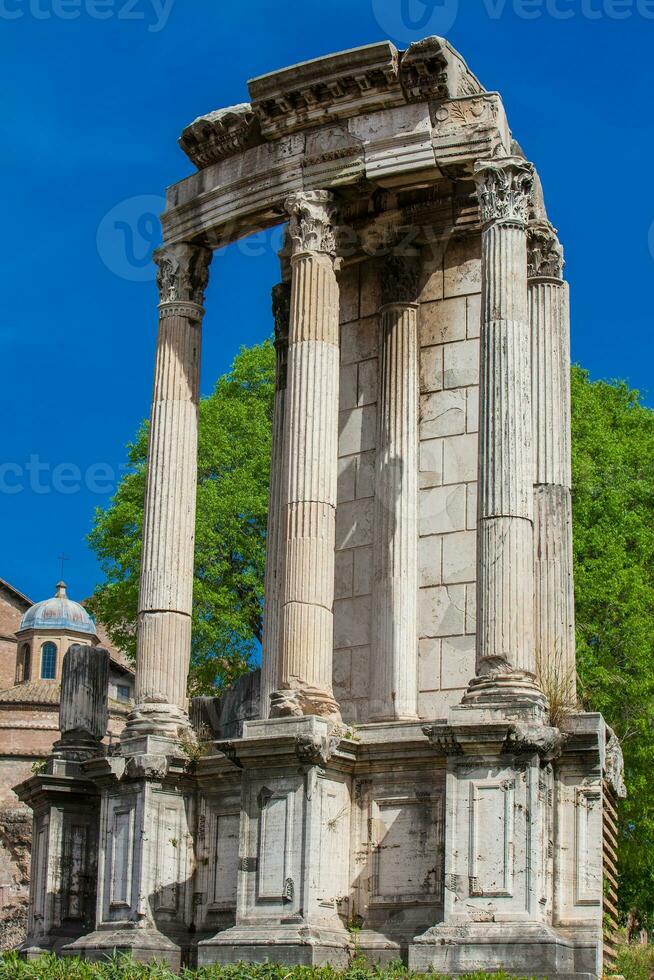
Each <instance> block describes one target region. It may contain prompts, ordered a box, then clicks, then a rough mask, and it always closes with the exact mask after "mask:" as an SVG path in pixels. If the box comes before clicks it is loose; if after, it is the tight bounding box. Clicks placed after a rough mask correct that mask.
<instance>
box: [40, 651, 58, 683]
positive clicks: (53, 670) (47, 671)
mask: <svg viewBox="0 0 654 980" xmlns="http://www.w3.org/2000/svg"><path fill="white" fill-rule="evenodd" d="M56 676H57V648H56V646H55V645H54V643H44V644H43V646H42V647H41V679H42V680H44V681H53V680H54V679H55V678H56Z"/></svg>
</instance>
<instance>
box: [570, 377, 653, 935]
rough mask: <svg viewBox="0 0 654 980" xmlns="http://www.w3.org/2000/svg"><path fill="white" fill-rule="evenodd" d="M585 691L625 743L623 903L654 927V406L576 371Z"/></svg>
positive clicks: (580, 647) (580, 642) (576, 509)
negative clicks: (649, 406)
mask: <svg viewBox="0 0 654 980" xmlns="http://www.w3.org/2000/svg"><path fill="white" fill-rule="evenodd" d="M572 417H573V424H572V449H573V516H574V535H575V538H574V552H575V592H576V609H577V651H578V670H579V676H580V682H581V694H582V698H583V701H584V704H585V706H586V707H587V708H589V709H590V710H592V711H601V712H602V714H603V715H604V717H605V718H606V720H607V722H608V723H609V724H610V725H611V726H613V728H614V729H615V731H616V733H617V735H618V737H619V738H620V739H621V741H622V746H623V750H624V756H625V770H626V782H627V788H628V791H629V797H628V799H627V800H626V801H624V802H623V803H621V805H620V808H619V810H620V832H621V840H620V889H619V899H620V908H621V910H622V912H623V914H624V913H626V912H627V911H628V910H629V909H630V908H636V909H638V911H639V913H640V917H641V920H642V921H643V923H644V924H648V925H649V926H650V928H651V927H652V926H653V925H654V861H653V860H652V854H653V853H654V790H653V788H652V787H653V783H652V762H653V760H654V669H652V668H653V663H654V412H652V411H651V410H650V409H648V408H646V407H644V406H643V405H641V403H640V398H639V395H638V392H635V391H631V390H630V389H629V388H628V387H627V385H625V384H624V383H614V384H608V383H607V382H604V381H596V382H591V381H590V380H589V377H588V374H587V372H585V371H582V370H581V368H578V367H575V368H573V372H572Z"/></svg>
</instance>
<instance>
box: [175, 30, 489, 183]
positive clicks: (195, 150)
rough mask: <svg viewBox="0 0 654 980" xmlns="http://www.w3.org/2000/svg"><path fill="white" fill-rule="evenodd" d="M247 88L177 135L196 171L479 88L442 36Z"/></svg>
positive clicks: (383, 46) (383, 45)
mask: <svg viewBox="0 0 654 980" xmlns="http://www.w3.org/2000/svg"><path fill="white" fill-rule="evenodd" d="M248 88H249V91H250V98H251V100H252V101H251V103H250V102H244V103H241V104H239V105H235V106H228V107H227V108H224V109H216V110H214V111H213V112H209V113H207V114H206V115H203V116H199V117H198V118H197V119H194V120H193V122H192V123H190V124H189V125H188V126H187V127H186V128H185V129H184V130H183V132H182V135H181V136H180V139H179V145H180V147H181V148H182V150H183V151H184V153H185V154H186V155H187V156H188V158H189V159H190V160H191V162H192V163H194V164H195V166H196V167H197V168H198V169H199V170H203V169H204V168H206V167H209V166H211V165H212V164H214V163H217V162H219V161H221V160H225V159H227V158H228V157H230V156H234V155H236V154H238V153H242V152H243V151H244V150H247V149H249V148H251V147H254V146H258V145H259V144H261V143H262V142H264V141H266V140H276V139H279V138H280V137H282V136H288V135H289V134H290V133H295V132H298V131H299V130H302V129H309V128H311V127H313V126H316V125H319V124H323V123H326V122H334V121H344V120H348V119H351V118H353V117H354V116H361V115H366V114H369V113H371V112H377V111H380V110H384V109H388V108H389V107H392V106H401V105H406V104H407V103H414V102H441V101H443V100H445V99H458V98H462V97H465V96H477V95H480V94H481V93H483V92H484V91H485V89H484V88H483V86H482V85H481V83H480V82H479V80H478V79H477V78H476V77H475V76H474V75H473V73H472V72H471V71H470V69H469V68H468V66H467V64H466V62H465V61H464V59H463V58H462V57H461V55H460V54H459V53H458V52H457V51H455V50H454V48H453V47H452V46H451V45H450V44H449V42H448V41H446V40H445V39H444V38H442V37H427V38H424V39H423V40H421V41H416V42H415V43H414V44H411V45H410V46H409V48H407V50H406V51H398V49H397V48H396V47H395V46H394V45H393V44H391V42H390V41H382V42H379V43H377V44H368V45H365V46H363V47H360V48H354V49H352V50H349V51H340V52H337V53H336V54H332V55H327V56H325V57H322V58H314V59H312V60H311V61H307V62H303V63H302V64H299V65H293V66H292V67H290V68H284V69H282V70H280V71H275V72H270V73H269V74H267V75H262V76H260V77H259V78H254V79H252V80H251V81H250V82H249V83H248ZM337 152H338V151H337Z"/></svg>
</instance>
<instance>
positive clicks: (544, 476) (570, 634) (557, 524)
mask: <svg viewBox="0 0 654 980" xmlns="http://www.w3.org/2000/svg"><path fill="white" fill-rule="evenodd" d="M528 247H529V268H528V273H529V313H530V320H531V344H532V409H533V433H534V454H535V477H534V630H535V649H536V665H537V670H538V674H539V676H540V679H541V684H542V686H543V688H544V689H545V690H553V691H555V692H556V695H557V698H558V699H559V700H561V699H563V700H565V701H568V702H569V703H574V701H575V699H576V657H575V614H574V583H573V568H572V501H571V486H572V475H571V458H570V453H571V449H570V424H571V421H570V312H569V299H568V286H567V283H566V282H564V280H563V249H562V248H561V245H560V244H559V241H558V239H557V237H556V232H555V230H554V229H553V228H552V226H551V225H550V224H549V223H548V222H546V221H543V220H541V221H537V222H534V223H533V224H530V226H529V231H528Z"/></svg>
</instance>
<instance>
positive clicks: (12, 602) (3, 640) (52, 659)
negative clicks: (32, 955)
mask: <svg viewBox="0 0 654 980" xmlns="http://www.w3.org/2000/svg"><path fill="white" fill-rule="evenodd" d="M62 610H63V612H64V613H65V614H66V615H65V616H63V617H62V615H61V612H62ZM73 643H83V644H84V643H88V644H92V645H97V644H101V645H102V646H106V647H107V648H108V649H109V652H110V654H111V672H110V691H109V694H110V702H109V703H110V720H109V730H108V733H107V737H108V738H109V739H113V738H115V737H117V736H118V735H119V734H120V732H121V731H122V728H123V726H124V723H125V718H126V716H127V713H128V710H129V705H130V702H131V697H132V691H133V673H132V670H131V669H130V667H129V666H128V664H127V662H126V661H125V659H124V657H123V656H122V654H120V652H119V651H118V650H116V649H115V648H113V647H112V646H111V645H110V643H109V642H108V639H107V637H106V635H105V634H104V631H103V630H102V627H101V626H99V625H96V624H95V623H94V622H93V620H92V619H91V618H90V617H89V616H88V614H87V613H86V611H85V610H84V608H83V607H82V606H80V605H79V604H77V603H74V602H72V601H71V600H70V599H68V597H67V595H66V587H65V585H64V584H63V583H60V584H59V586H58V587H57V595H56V596H55V597H54V598H53V599H50V600H45V601H44V602H41V603H37V604H33V603H32V602H31V600H30V599H28V597H27V596H25V595H23V593H22V592H20V591H19V590H18V589H16V588H14V586H12V585H10V584H9V583H8V582H6V581H4V580H3V579H0V949H2V948H9V947H11V946H13V945H15V944H16V943H17V942H19V941H20V940H21V939H22V937H23V933H24V926H25V919H26V909H27V895H28V885H29V866H30V842H31V833H32V814H31V812H30V810H29V809H28V808H27V807H26V806H24V805H22V804H20V803H19V802H18V799H17V797H16V795H15V793H14V792H13V787H14V786H16V785H17V784H18V783H20V782H22V781H23V780H25V779H27V778H28V777H29V776H30V775H31V774H32V771H33V770H34V768H38V766H39V764H40V763H41V762H42V761H43V760H44V759H45V758H46V757H47V756H48V755H49V754H50V752H51V749H52V745H53V743H54V742H55V741H56V739H57V738H58V737H59V728H58V717H59V693H60V678H61V668H62V663H63V657H64V654H65V653H66V650H67V649H68V647H69V646H70V645H72V644H73Z"/></svg>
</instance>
